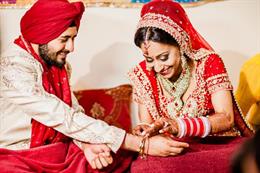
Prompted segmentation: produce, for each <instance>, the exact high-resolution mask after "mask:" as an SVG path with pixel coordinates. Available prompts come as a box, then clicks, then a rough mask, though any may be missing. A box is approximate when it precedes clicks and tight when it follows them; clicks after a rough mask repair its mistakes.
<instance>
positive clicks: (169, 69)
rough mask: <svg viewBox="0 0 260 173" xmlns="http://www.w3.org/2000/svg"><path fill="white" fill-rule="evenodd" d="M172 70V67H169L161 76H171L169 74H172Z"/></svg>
mask: <svg viewBox="0 0 260 173" xmlns="http://www.w3.org/2000/svg"><path fill="white" fill-rule="evenodd" d="M171 69H172V67H171V66H170V67H168V68H166V69H163V70H162V71H161V72H160V74H161V75H163V76H165V75H167V74H169V73H170V72H171Z"/></svg>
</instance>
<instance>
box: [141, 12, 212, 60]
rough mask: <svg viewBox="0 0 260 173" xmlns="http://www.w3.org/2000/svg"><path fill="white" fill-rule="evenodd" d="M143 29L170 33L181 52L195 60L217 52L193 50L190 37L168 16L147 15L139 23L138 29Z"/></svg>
mask: <svg viewBox="0 0 260 173" xmlns="http://www.w3.org/2000/svg"><path fill="white" fill-rule="evenodd" d="M143 27H155V28H159V29H162V30H164V31H166V32H168V33H169V34H170V35H171V36H172V37H173V38H175V40H176V41H177V42H178V44H179V45H180V47H181V50H183V51H184V52H185V54H187V55H188V56H189V57H190V58H192V59H194V60H199V59H202V58H204V57H205V56H207V55H210V54H215V52H213V51H210V50H207V49H204V48H200V49H198V50H194V49H192V46H191V41H190V37H189V35H188V34H187V33H186V32H185V31H184V30H183V29H182V28H181V27H180V26H179V25H178V24H177V23H175V22H174V21H173V20H171V18H170V17H168V16H165V15H162V14H156V13H147V14H145V15H144V16H143V17H142V18H141V20H140V21H139V23H138V26H137V29H138V28H143Z"/></svg>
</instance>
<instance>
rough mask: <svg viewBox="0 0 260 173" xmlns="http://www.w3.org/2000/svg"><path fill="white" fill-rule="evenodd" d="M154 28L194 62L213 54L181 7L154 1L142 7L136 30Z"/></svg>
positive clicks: (168, 2)
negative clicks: (165, 35)
mask: <svg viewBox="0 0 260 173" xmlns="http://www.w3.org/2000/svg"><path fill="white" fill-rule="evenodd" d="M143 27H155V28H159V29H162V30H164V31H166V32H167V33H169V34H170V35H171V36H172V37H173V38H175V40H176V41H177V42H178V44H179V45H180V48H181V50H182V51H183V52H184V53H185V54H186V55H187V56H188V57H189V58H192V59H194V60H198V59H201V58H204V57H206V56H207V55H209V54H214V51H213V49H212V48H211V46H210V45H209V44H208V43H207V42H206V41H205V40H204V38H203V37H202V36H201V35H200V34H199V33H198V32H197V31H196V30H195V28H194V27H193V26H192V24H191V22H190V20H189V18H188V16H187V14H186V13H185V11H184V9H183V8H182V7H181V5H180V4H179V3H177V2H173V1H170V0H165V1H161V0H155V1H152V2H150V3H147V4H146V5H144V6H143V8H142V11H141V19H140V21H139V23H138V26H137V29H139V28H143Z"/></svg>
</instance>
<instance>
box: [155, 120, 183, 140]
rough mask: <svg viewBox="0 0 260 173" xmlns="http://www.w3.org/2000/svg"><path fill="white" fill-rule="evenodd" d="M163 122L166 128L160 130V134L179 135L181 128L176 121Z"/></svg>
mask: <svg viewBox="0 0 260 173" xmlns="http://www.w3.org/2000/svg"><path fill="white" fill-rule="evenodd" d="M162 121H164V123H165V124H164V127H163V128H162V129H161V130H159V133H169V134H171V135H174V136H176V135H177V134H178V133H179V127H178V123H177V120H176V119H169V118H168V119H165V118H163V119H162Z"/></svg>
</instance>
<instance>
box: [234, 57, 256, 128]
mask: <svg viewBox="0 0 260 173" xmlns="http://www.w3.org/2000/svg"><path fill="white" fill-rule="evenodd" d="M236 99H237V101H238V103H239V105H240V107H241V109H242V112H243V114H244V115H246V119H247V120H248V122H249V123H251V124H252V125H260V54H257V55H255V56H254V57H252V58H250V59H249V60H248V61H246V62H245V64H244V65H243V66H242V69H241V71H240V78H239V85H238V89H237V91H236Z"/></svg>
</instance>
